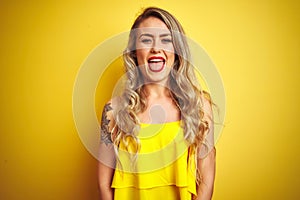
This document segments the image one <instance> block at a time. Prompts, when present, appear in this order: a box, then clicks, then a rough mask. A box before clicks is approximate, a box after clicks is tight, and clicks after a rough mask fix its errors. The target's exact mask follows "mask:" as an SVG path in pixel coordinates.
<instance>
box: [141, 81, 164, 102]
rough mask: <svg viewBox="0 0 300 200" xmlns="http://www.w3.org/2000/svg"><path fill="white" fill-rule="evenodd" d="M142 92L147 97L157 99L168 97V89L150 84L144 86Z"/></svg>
mask: <svg viewBox="0 0 300 200" xmlns="http://www.w3.org/2000/svg"><path fill="white" fill-rule="evenodd" d="M144 90H145V93H146V95H147V97H154V98H159V97H169V96H170V91H169V88H168V87H167V86H165V85H160V84H155V83H151V84H147V85H145V86H144Z"/></svg>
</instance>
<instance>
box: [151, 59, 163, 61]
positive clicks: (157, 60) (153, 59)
mask: <svg viewBox="0 0 300 200" xmlns="http://www.w3.org/2000/svg"><path fill="white" fill-rule="evenodd" d="M149 62H164V60H162V59H150V60H149Z"/></svg>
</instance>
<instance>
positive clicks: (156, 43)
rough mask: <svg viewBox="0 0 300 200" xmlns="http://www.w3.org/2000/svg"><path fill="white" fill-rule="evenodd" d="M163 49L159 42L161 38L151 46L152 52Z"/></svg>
mask: <svg viewBox="0 0 300 200" xmlns="http://www.w3.org/2000/svg"><path fill="white" fill-rule="evenodd" d="M160 51H161V45H160V44H159V40H155V41H154V42H153V45H152V47H151V52H152V53H159V52H160Z"/></svg>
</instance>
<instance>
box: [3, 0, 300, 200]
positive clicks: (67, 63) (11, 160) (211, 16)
mask: <svg viewBox="0 0 300 200" xmlns="http://www.w3.org/2000/svg"><path fill="white" fill-rule="evenodd" d="M148 5H155V6H159V7H162V8H164V9H167V10H169V11H170V12H171V13H173V14H174V15H175V16H176V17H177V18H178V19H179V21H180V22H181V23H182V25H183V26H184V28H185V30H186V32H187V35H188V36H189V37H191V38H193V39H194V40H196V41H197V42H198V43H200V44H201V45H202V46H203V47H204V48H205V49H206V51H207V52H208V54H209V55H210V56H211V58H212V59H213V61H214V62H215V64H216V66H217V67H218V69H219V71H220V73H221V76H222V78H223V81H224V86H225V89H226V98H227V113H226V120H225V125H226V126H225V128H224V130H223V133H222V136H221V138H220V140H219V142H218V143H217V175H216V184H215V193H214V198H213V199H214V200H223V199H229V200H235V199H236V200H240V199H242V200H247V199H249V200H250V199H251V200H253V199H264V200H265V199H272V200H275V199H278V200H279V199H280V200H282V199H289V200H290V199H299V198H300V194H299V191H298V190H299V186H300V181H299V167H300V165H299V164H300V155H299V150H298V142H299V139H300V129H299V122H298V118H299V111H300V109H299V107H300V106H299V102H300V99H299V89H300V88H299V83H298V80H299V77H298V76H299V75H300V69H299V67H300V56H299V52H300V38H299V35H300V19H299V18H300V14H299V10H300V3H299V2H298V1H291V0H290V1H275V0H263V1H261V0H260V1H259V0H251V1H250V0H247V1H243V0H240V1H239V0H228V1H214V0H209V1H208V0H198V1H196V0H194V1H190V0H185V1H177V0H159V1H149V0H123V1H120V0H119V1H116V0H107V1H99V0H98V1H96V0H94V1H84V0H80V1H79V0H72V1H68V0H65V1H33V0H28V1H14V0H12V1H5V0H4V1H1V2H0V28H1V29H0V36H1V37H0V41H1V43H0V51H1V52H0V67H1V71H0V92H1V104H0V106H1V112H0V113H1V124H0V133H1V138H0V199H1V200H2V199H3V200H18V199H31V200H35V199H36V200H41V199H55V200H66V199H75V200H77V199H78V200H81V199H82V200H87V199H88V200H93V199H94V200H96V199H97V195H98V191H97V181H96V160H95V159H94V158H93V157H92V156H91V155H90V154H89V153H88V151H87V150H86V149H85V147H84V145H83V144H82V143H81V141H80V139H79V136H78V134H77V132H76V128H75V125H74V121H73V116H72V90H73V85H74V82H75V78H76V74H77V72H78V70H79V68H80V65H81V64H82V62H83V61H84V59H85V58H86V57H87V55H88V54H89V52H90V51H91V50H92V49H93V48H95V47H96V46H97V45H98V44H99V43H101V42H102V41H104V40H105V39H107V38H108V37H111V36H113V35H115V34H118V33H120V32H123V31H128V30H129V28H130V26H131V24H132V22H133V20H134V18H135V17H136V14H137V13H138V12H139V11H140V8H142V7H146V6H148ZM103 92H105V91H103ZM101 104H103V102H99V105H101ZM97 112H100V110H99V108H97Z"/></svg>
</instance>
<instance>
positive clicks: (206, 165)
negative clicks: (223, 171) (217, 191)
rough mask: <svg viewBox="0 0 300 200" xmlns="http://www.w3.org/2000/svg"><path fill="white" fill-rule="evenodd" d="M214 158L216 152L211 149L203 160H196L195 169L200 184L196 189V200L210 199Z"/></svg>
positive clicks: (212, 185) (213, 174) (213, 177)
mask: <svg viewBox="0 0 300 200" xmlns="http://www.w3.org/2000/svg"><path fill="white" fill-rule="evenodd" d="M215 157H216V150H215V148H213V149H212V150H211V151H210V152H209V153H208V155H207V156H206V157H205V158H203V159H201V158H198V166H197V168H198V170H199V171H200V174H201V183H200V184H199V186H198V188H197V193H198V196H197V200H211V198H212V195H213V190H214V180H215V168H216V163H215Z"/></svg>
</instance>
